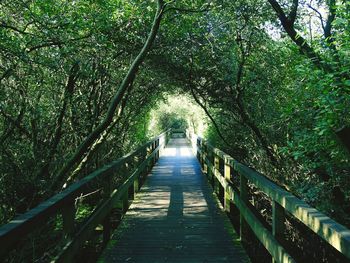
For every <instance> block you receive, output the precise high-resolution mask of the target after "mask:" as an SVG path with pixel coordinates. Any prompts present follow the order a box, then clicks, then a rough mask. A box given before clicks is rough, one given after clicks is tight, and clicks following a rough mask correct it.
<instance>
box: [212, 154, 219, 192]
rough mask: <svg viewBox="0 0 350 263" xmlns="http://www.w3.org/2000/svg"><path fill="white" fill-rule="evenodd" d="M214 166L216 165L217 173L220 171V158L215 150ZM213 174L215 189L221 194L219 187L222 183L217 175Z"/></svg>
mask: <svg viewBox="0 0 350 263" xmlns="http://www.w3.org/2000/svg"><path fill="white" fill-rule="evenodd" d="M212 153H213V154H214V167H215V174H216V173H217V172H219V171H220V158H219V156H217V155H216V154H215V153H214V152H212ZM215 174H213V182H212V184H213V189H214V192H215V193H216V194H219V188H220V183H219V182H217V179H216V176H215Z"/></svg>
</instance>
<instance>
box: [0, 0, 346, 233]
mask: <svg viewBox="0 0 350 263" xmlns="http://www.w3.org/2000/svg"><path fill="white" fill-rule="evenodd" d="M0 10H1V12H0V87H1V88H0V99H1V100H0V162H1V164H2V165H1V168H0V185H1V188H0V203H1V206H0V223H6V222H8V221H9V220H10V219H12V218H14V216H15V215H17V214H20V213H23V212H25V211H27V210H28V209H30V208H32V207H34V206H35V205H37V204H38V203H39V202H40V201H42V200H44V199H46V198H47V197H48V196H51V195H52V194H53V193H55V192H58V191H60V190H61V189H62V187H64V186H66V185H67V184H70V183H71V182H72V181H75V180H78V179H79V178H82V177H84V176H85V175H86V174H88V173H89V172H91V171H93V170H94V169H96V168H97V167H100V166H101V165H102V164H104V163H107V162H109V161H111V160H113V159H115V158H116V157H118V156H121V155H123V154H125V153H127V152H128V151H130V150H131V149H133V148H135V147H136V146H137V145H139V144H140V143H141V142H144V141H145V140H147V139H148V138H149V137H150V136H152V135H154V134H156V133H157V132H158V131H160V130H162V129H166V128H168V127H170V126H174V125H175V126H176V127H189V128H191V127H192V128H195V129H198V125H199V126H201V125H202V126H203V123H204V122H205V123H206V122H207V120H208V129H207V131H206V133H205V134H204V135H205V136H206V137H207V139H209V140H210V141H211V142H212V143H213V144H215V145H217V146H218V147H220V148H222V149H223V150H224V151H226V152H227V153H229V154H231V155H232V156H233V157H234V158H236V159H238V160H240V161H242V162H244V163H246V164H248V165H250V166H252V167H254V168H255V169H256V170H258V171H261V172H262V173H264V174H265V175H266V176H268V177H269V178H271V179H272V180H274V181H276V182H277V183H279V184H280V185H283V186H284V187H286V188H288V189H289V190H291V191H292V192H294V193H295V194H297V195H299V196H301V197H302V198H304V199H305V200H306V201H307V202H309V203H310V204H311V205H313V206H315V207H317V208H319V209H321V210H322V211H324V212H325V213H327V214H328V215H330V216H331V217H333V218H335V219H336V220H338V221H339V222H341V223H343V224H345V225H347V226H350V205H349V198H350V180H349V176H350V168H349V167H350V163H349V161H350V158H349V148H347V147H349V145H347V144H346V141H347V142H348V143H349V137H350V132H349V129H350V128H349V127H350V32H349V31H350V3H349V2H348V1H343V0H305V1H298V0H278V1H277V0H237V1H227V0H213V1H204V0H195V1H188V0H176V1H164V0H158V1H155V0H153V1H151V0H150V1H141V0H135V1H120V0H106V1H83V0H77V1H65V0H58V1H57V0H56V1H53V0H39V1H23V0H4V1H1V3H0ZM179 94H182V96H186V97H187V98H188V100H192V102H193V103H194V104H197V105H198V106H199V107H198V109H197V108H196V110H192V111H191V110H190V109H189V107H187V108H186V107H182V108H181V107H177V106H175V107H173V108H171V109H170V110H164V109H163V110H162V109H158V110H157V107H158V108H159V107H160V106H159V105H161V104H157V103H158V102H159V101H162V100H165V99H166V98H168V97H169V96H170V97H171V96H179ZM177 105H178V104H177ZM199 109H201V110H203V113H205V115H206V116H207V120H205V121H201V118H202V117H201V116H202V115H196V114H197V113H196V112H197V111H199ZM203 113H201V114H203ZM155 114H158V117H157V121H156V122H155V120H154V115H155ZM198 116H200V117H198ZM155 123H156V125H155ZM204 126H205V125H204ZM204 126H203V127H204ZM344 142H345V143H344Z"/></svg>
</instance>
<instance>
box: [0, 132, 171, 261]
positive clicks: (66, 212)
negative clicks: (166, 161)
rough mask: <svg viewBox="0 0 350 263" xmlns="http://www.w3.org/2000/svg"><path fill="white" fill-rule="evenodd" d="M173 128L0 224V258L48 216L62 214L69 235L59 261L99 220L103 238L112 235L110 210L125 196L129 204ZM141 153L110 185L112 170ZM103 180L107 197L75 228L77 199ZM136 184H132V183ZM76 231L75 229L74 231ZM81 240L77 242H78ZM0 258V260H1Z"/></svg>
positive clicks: (70, 255) (66, 258)
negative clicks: (123, 178)
mask: <svg viewBox="0 0 350 263" xmlns="http://www.w3.org/2000/svg"><path fill="white" fill-rule="evenodd" d="M169 134H170V130H168V131H166V132H164V133H162V134H161V135H159V136H157V137H155V138H154V139H152V140H150V141H148V142H147V143H145V144H143V145H142V146H141V147H139V148H138V149H136V150H135V151H133V152H130V153H128V154H126V155H125V156H123V157H121V158H119V159H117V160H115V161H113V162H111V163H110V164H108V165H105V166H104V167H102V168H100V169H98V170H96V171H94V172H92V173H91V174H89V175H88V176H86V177H85V178H83V179H81V180H80V181H78V182H76V183H73V184H72V185H70V186H69V187H68V188H66V189H65V190H63V191H62V192H60V193H58V194H56V195H54V196H53V197H51V198H49V199H48V200H47V201H44V202H43V203H41V204H39V205H38V206H37V207H35V208H33V209H31V210H29V211H28V212H26V213H24V214H22V215H20V216H18V217H17V218H15V219H14V220H12V221H10V222H9V223H8V224H6V225H3V226H1V227H0V259H1V258H2V257H4V256H5V255H6V254H7V253H9V250H11V249H12V248H13V247H14V246H15V244H16V243H17V242H18V241H19V240H20V239H22V238H24V237H26V236H28V235H29V234H31V233H32V232H33V231H34V230H35V229H36V228H37V227H39V226H41V225H42V224H43V222H44V220H45V219H47V218H49V217H51V216H53V215H58V214H62V218H63V231H64V232H65V234H66V235H67V236H69V237H71V241H69V242H68V243H67V244H66V246H65V248H64V249H63V251H62V252H61V254H60V255H59V256H58V257H57V259H56V261H59V262H69V261H71V260H72V259H73V256H74V255H75V254H76V252H77V250H79V245H80V246H81V245H82V244H83V242H84V241H85V240H87V238H88V236H89V235H90V234H91V232H92V231H93V230H94V228H95V227H96V226H97V225H98V224H99V223H101V222H102V223H103V224H104V228H103V230H104V233H103V235H104V241H107V240H108V239H109V237H110V233H109V229H110V227H109V224H110V223H109V212H110V211H111V210H112V208H113V207H114V206H115V205H116V202H117V201H119V200H121V199H122V200H123V202H124V203H123V204H124V207H123V210H125V206H127V202H128V194H129V188H132V191H133V193H135V192H137V191H138V189H139V182H138V181H139V179H140V178H139V177H140V175H141V174H142V173H143V172H145V170H146V172H148V171H147V167H148V166H153V165H154V163H155V162H156V161H157V159H158V158H159V151H160V150H161V149H162V148H163V147H164V146H165V144H166V142H167V139H168V137H169ZM139 154H142V157H143V158H144V160H143V162H142V163H141V164H140V165H139V166H138V167H137V169H136V170H135V171H133V172H132V174H131V175H130V176H129V177H128V179H127V180H126V181H125V182H124V183H123V184H122V185H121V186H120V187H118V188H117V189H111V179H112V176H113V174H115V172H116V171H117V170H118V169H120V168H121V167H122V166H123V165H125V164H126V163H128V162H130V161H131V160H132V159H133V158H134V157H136V156H138V155H139ZM97 180H101V181H102V182H104V183H103V195H104V201H103V202H102V204H99V205H98V207H96V208H95V210H94V212H93V213H92V215H91V216H90V217H89V219H88V220H87V222H86V223H85V224H84V225H83V226H82V227H81V229H79V230H78V232H76V231H75V229H74V228H75V226H74V224H75V223H74V222H75V207H74V206H75V199H76V198H78V197H79V196H80V195H81V194H84V193H85V192H86V190H88V188H89V187H90V186H91V184H93V183H96V182H97ZM132 185H133V187H131V186H132ZM75 232H76V233H75ZM77 244H78V245H77ZM0 261H1V260H0Z"/></svg>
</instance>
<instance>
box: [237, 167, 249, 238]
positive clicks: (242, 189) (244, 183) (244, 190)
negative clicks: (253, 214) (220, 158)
mask: <svg viewBox="0 0 350 263" xmlns="http://www.w3.org/2000/svg"><path fill="white" fill-rule="evenodd" d="M239 179H240V180H239V181H240V182H239V195H240V197H241V199H242V202H243V203H244V204H248V180H247V178H245V177H244V176H243V175H242V174H240V175H239ZM247 227H248V225H247V222H246V221H245V219H244V216H243V214H242V212H241V213H240V228H239V233H240V237H241V241H245V234H246V232H247Z"/></svg>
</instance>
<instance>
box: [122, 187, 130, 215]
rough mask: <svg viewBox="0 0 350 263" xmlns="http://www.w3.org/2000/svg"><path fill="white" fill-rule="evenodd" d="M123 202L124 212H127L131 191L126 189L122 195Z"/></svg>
mask: <svg viewBox="0 0 350 263" xmlns="http://www.w3.org/2000/svg"><path fill="white" fill-rule="evenodd" d="M122 202H123V213H126V211H127V210H128V208H129V191H126V193H125V194H124V196H123V197H122Z"/></svg>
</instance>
